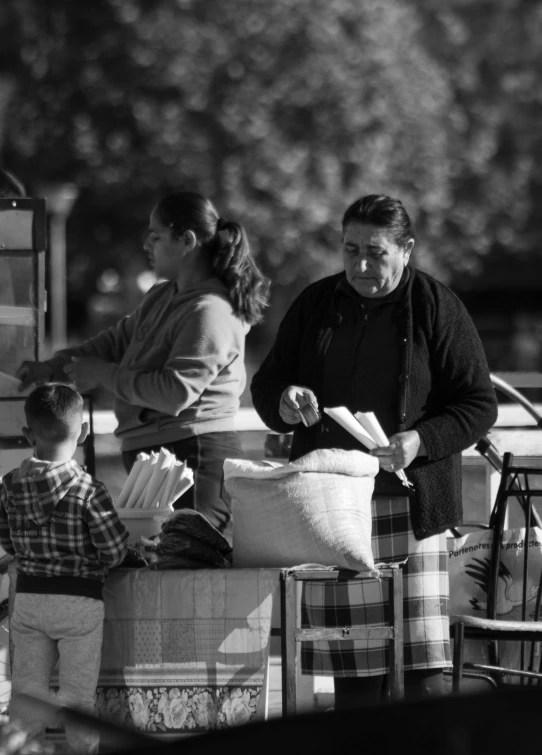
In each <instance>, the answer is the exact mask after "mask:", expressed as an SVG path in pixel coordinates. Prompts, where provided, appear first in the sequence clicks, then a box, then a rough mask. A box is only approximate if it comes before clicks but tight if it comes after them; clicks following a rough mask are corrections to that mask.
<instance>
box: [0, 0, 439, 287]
mask: <svg viewBox="0 0 542 755" xmlns="http://www.w3.org/2000/svg"><path fill="white" fill-rule="evenodd" d="M1 14H2V15H1V16H0V24H1V27H2V29H3V35H5V38H6V40H7V42H8V44H7V46H3V47H2V50H3V53H2V56H1V58H0V71H1V70H4V71H9V72H11V75H12V77H13V79H14V81H15V83H16V89H15V91H14V94H13V96H12V98H11V106H10V108H9V110H8V117H7V121H6V144H5V148H4V153H5V154H8V155H9V157H10V164H11V165H12V166H13V167H14V168H15V169H16V170H19V171H20V172H22V173H23V174H24V175H25V176H26V177H39V178H40V179H47V180H55V179H62V180H64V179H70V180H76V181H77V182H78V184H79V185H80V186H81V187H82V189H83V193H82V195H81V199H80V200H79V203H78V206H77V208H76V210H75V211H74V216H73V217H72V221H71V239H72V246H71V248H72V257H71V259H72V267H74V268H75V269H77V270H78V275H79V277H80V278H81V279H82V280H85V281H88V280H89V277H90V278H92V275H90V276H89V275H88V273H89V271H92V268H93V266H94V273H97V271H98V269H99V268H100V266H101V267H103V260H100V255H99V254H96V251H97V250H99V249H100V247H101V248H102V249H103V250H109V249H111V248H112V247H114V248H116V247H117V246H118V245H119V242H120V239H121V236H124V237H125V239H126V238H128V237H131V238H132V239H133V238H134V230H135V227H136V226H135V224H136V225H137V226H139V227H141V228H142V227H143V224H144V222H145V220H144V216H145V215H146V213H147V212H148V209H149V201H150V200H151V197H152V195H153V194H154V193H155V192H156V191H158V190H160V189H163V188H165V187H166V186H179V185H182V186H191V187H198V188H199V189H200V190H201V191H203V192H205V193H207V194H209V195H210V196H212V197H213V198H214V199H215V200H216V201H217V203H218V204H219V206H220V207H221V211H222V212H223V214H225V213H226V212H230V213H232V214H234V215H235V216H237V217H239V218H240V219H241V220H242V221H243V222H244V223H245V224H246V225H247V227H248V229H249V232H250V236H251V238H252V240H253V243H254V246H255V248H256V251H257V252H259V253H260V254H261V258H262V260H263V261H264V266H265V267H266V269H267V270H268V272H270V273H271V274H272V275H273V278H274V280H275V281H276V282H277V284H278V286H279V287H280V286H283V287H285V288H286V289H287V291H288V293H287V294H286V296H287V297H288V298H291V296H292V292H291V288H292V286H293V289H294V290H295V289H299V288H300V287H301V286H302V285H304V284H305V283H306V282H307V280H311V279H314V278H316V277H318V276H321V275H322V274H325V273H327V272H331V271H334V270H335V269H337V266H338V264H339V261H338V256H337V255H336V254H334V253H333V252H334V250H335V248H336V246H337V243H338V229H339V225H340V217H341V214H342V211H343V210H344V208H345V206H346V205H347V204H348V203H349V202H350V201H351V200H352V199H354V198H355V197H357V196H359V195H360V194H363V193H366V192H369V191H388V192H392V193H398V194H400V195H401V196H402V197H403V199H404V201H405V202H406V204H407V205H408V206H409V209H410V210H411V211H412V212H413V214H414V216H416V215H417V214H418V209H419V208H422V207H423V208H424V209H425V211H426V213H428V214H431V216H432V219H433V231H435V227H434V226H435V223H436V221H435V217H437V216H438V212H437V213H435V212H434V211H435V210H438V209H439V208H440V207H442V206H448V205H449V204H450V202H451V196H450V193H449V175H448V166H449V164H450V161H451V157H450V155H449V143H448V141H449V140H448V134H447V128H446V126H447V116H448V112H449V107H450V95H449V91H448V88H447V85H446V79H445V76H444V75H443V74H442V72H441V71H440V70H439V68H438V66H436V65H435V64H434V63H433V61H432V60H431V58H430V57H428V56H427V54H426V53H425V52H424V50H423V48H422V47H421V46H420V44H419V41H418V37H419V25H418V22H417V19H416V13H415V12H414V11H413V10H412V9H410V8H409V7H408V6H405V4H404V3H401V2H396V1H395V0H385V2H382V0H373V1H372V2H370V1H368V2H364V3H363V4H360V3H358V2H357V0H298V2H296V3H295V5H294V6H292V4H291V3H290V2H289V0H273V2H268V0H236V1H235V2H232V3H221V2H219V0H210V1H208V2H193V1H192V0H178V1H177V2H169V0H168V1H166V0H162V1H160V0H157V1H156V2H153V3H152V4H150V3H146V2H143V1H142V0H139V1H138V0H132V1H130V0H97V2H93V3H92V4H87V5H81V4H78V5H77V6H75V5H74V4H73V3H70V2H69V0H50V1H49V2H48V3H47V4H45V3H42V2H39V1H38V0H17V1H16V2H15V0H7V2H6V1H5V2H4V3H3V4H2V9H1ZM124 248H125V259H126V258H127V256H128V255H129V253H130V250H132V249H133V247H132V246H131V245H128V246H127V245H126V244H125V245H124ZM78 250H79V252H80V254H81V255H83V257H84V259H85V260H88V262H87V263H86V264H81V262H80V260H78V255H77V252H78ZM89 252H94V253H90V254H89ZM424 262H425V263H426V265H431V264H434V266H435V267H436V258H435V260H433V259H432V258H430V257H429V256H427V257H426V258H424ZM107 264H108V266H110V265H111V261H109V262H108V263H107ZM123 264H124V262H123V257H122V254H121V255H119V257H118V258H117V259H116V260H115V261H114V265H118V266H120V267H122V265H123ZM81 270H84V271H85V273H86V274H85V275H83V276H81V275H80V273H81ZM75 277H77V276H73V275H72V278H75Z"/></svg>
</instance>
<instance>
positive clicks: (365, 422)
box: [354, 412, 389, 447]
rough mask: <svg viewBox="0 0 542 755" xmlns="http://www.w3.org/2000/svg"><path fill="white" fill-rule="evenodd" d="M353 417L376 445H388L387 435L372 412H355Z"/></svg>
mask: <svg viewBox="0 0 542 755" xmlns="http://www.w3.org/2000/svg"><path fill="white" fill-rule="evenodd" d="M354 417H355V418H356V419H357V421H358V422H359V423H360V425H361V426H362V427H363V429H364V430H365V431H366V432H367V433H369V435H370V436H371V438H372V439H373V440H374V442H375V443H376V444H377V445H378V446H381V447H382V446H389V441H388V438H387V435H386V433H385V432H384V430H383V429H382V427H381V425H380V422H379V421H378V420H377V418H376V416H375V414H374V413H373V412H356V414H355V415H354Z"/></svg>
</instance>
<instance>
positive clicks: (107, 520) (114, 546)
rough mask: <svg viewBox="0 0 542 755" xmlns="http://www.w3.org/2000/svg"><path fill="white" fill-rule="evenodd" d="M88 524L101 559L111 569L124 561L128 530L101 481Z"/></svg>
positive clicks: (93, 500)
mask: <svg viewBox="0 0 542 755" xmlns="http://www.w3.org/2000/svg"><path fill="white" fill-rule="evenodd" d="M87 524H88V528H89V532H90V539H91V540H92V544H93V545H94V547H95V548H96V550H97V552H98V558H99V559H100V561H101V562H102V563H104V564H106V565H107V566H108V567H109V568H110V569H111V568H113V567H114V566H118V565H119V564H120V563H122V561H123V560H124V557H125V555H126V552H127V550H128V532H127V530H126V528H125V527H124V525H123V524H122V522H121V521H120V519H119V515H118V514H117V512H116V510H115V507H114V505H113V501H112V500H111V496H110V495H109V493H108V492H107V490H106V489H105V486H104V485H102V484H101V483H100V484H99V485H98V488H97V490H96V491H95V493H94V495H93V496H92V500H91V501H90V504H89V507H88V512H87Z"/></svg>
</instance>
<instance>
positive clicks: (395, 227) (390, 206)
mask: <svg viewBox="0 0 542 755" xmlns="http://www.w3.org/2000/svg"><path fill="white" fill-rule="evenodd" d="M354 222H355V223H367V224H370V225H376V226H377V227H378V228H385V229H386V230H388V231H390V232H391V236H392V239H393V241H394V243H395V244H397V246H401V247H402V246H404V245H405V244H406V243H407V242H408V241H410V239H412V240H414V241H415V240H416V233H415V231H414V226H413V224H412V222H411V220H410V218H409V216H408V213H407V211H406V210H405V208H404V207H403V205H402V203H401V200H400V199H392V197H387V196H386V195H384V194H369V195H368V196H366V197H361V199H356V201H355V202H354V203H353V204H351V205H350V207H349V208H348V209H347V210H346V212H345V213H344V215H343V220H342V226H343V229H344V228H345V226H347V225H348V223H354Z"/></svg>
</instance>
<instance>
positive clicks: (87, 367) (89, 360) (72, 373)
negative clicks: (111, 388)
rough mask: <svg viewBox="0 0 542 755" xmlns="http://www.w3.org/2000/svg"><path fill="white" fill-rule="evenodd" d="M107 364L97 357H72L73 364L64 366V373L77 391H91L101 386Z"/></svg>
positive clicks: (69, 363)
mask: <svg viewBox="0 0 542 755" xmlns="http://www.w3.org/2000/svg"><path fill="white" fill-rule="evenodd" d="M106 364H107V362H104V361H103V360H102V359H96V358H95V357H72V358H71V362H68V364H66V365H64V368H63V369H64V372H65V373H66V375H67V376H68V377H69V379H70V381H71V382H72V383H75V385H76V387H77V390H78V391H81V392H85V391H91V390H92V389H93V388H97V387H98V386H99V385H101V378H102V375H103V371H104V367H105V365H106Z"/></svg>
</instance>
